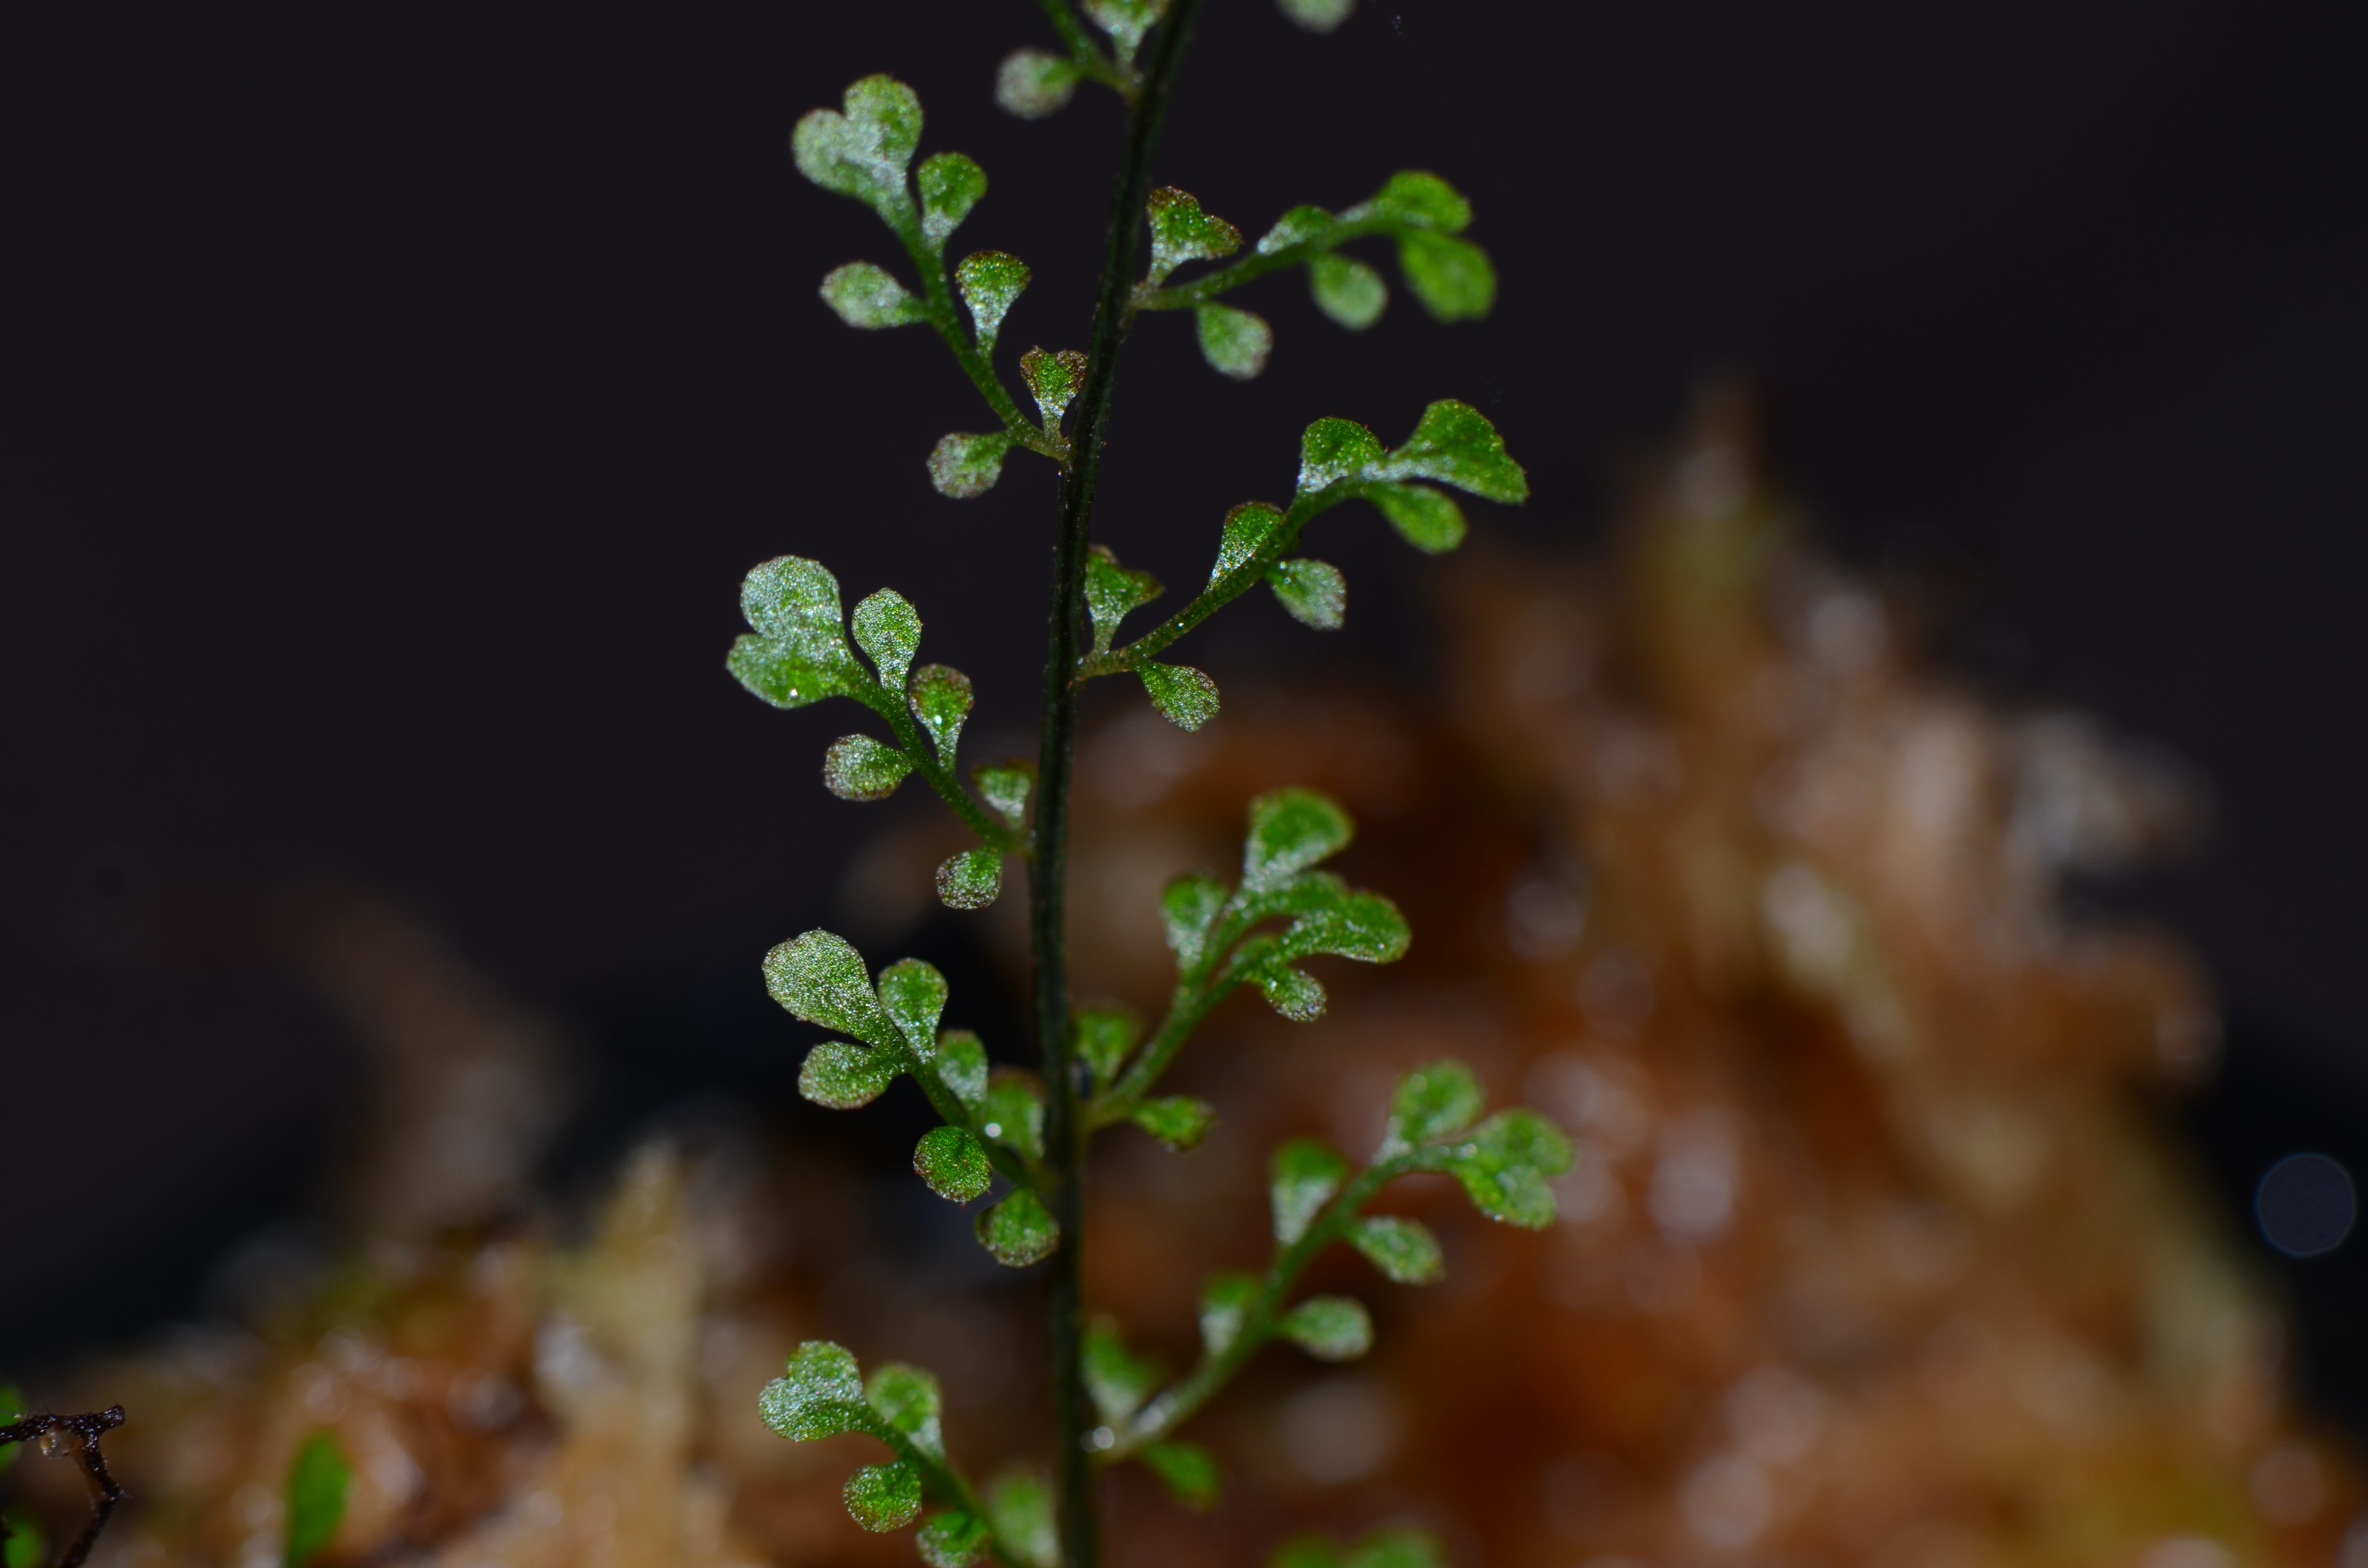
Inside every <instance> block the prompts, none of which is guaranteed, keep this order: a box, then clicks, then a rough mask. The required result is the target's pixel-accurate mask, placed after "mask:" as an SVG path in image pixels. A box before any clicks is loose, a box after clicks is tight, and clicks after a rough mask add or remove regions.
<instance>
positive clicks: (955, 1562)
mask: <svg viewBox="0 0 2368 1568" xmlns="http://www.w3.org/2000/svg"><path fill="white" fill-rule="evenodd" d="M994 1542H995V1532H994V1531H993V1530H991V1529H990V1528H988V1527H987V1523H986V1521H985V1519H982V1518H980V1517H978V1516H977V1515H976V1514H966V1513H962V1512H961V1511H960V1510H958V1509H950V1510H948V1511H946V1512H944V1513H941V1514H931V1515H930V1516H929V1517H928V1519H927V1520H926V1521H925V1522H923V1524H922V1526H921V1528H919V1529H918V1530H917V1531H916V1532H915V1533H914V1536H913V1544H914V1545H915V1546H916V1548H918V1549H919V1551H920V1553H921V1561H922V1562H926V1563H928V1565H929V1568H970V1565H971V1564H972V1563H973V1562H977V1561H978V1560H979V1559H980V1558H982V1557H985V1555H986V1554H987V1551H988V1550H989V1548H990V1547H992V1546H993V1545H994Z"/></svg>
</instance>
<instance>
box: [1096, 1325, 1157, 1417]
mask: <svg viewBox="0 0 2368 1568" xmlns="http://www.w3.org/2000/svg"><path fill="white" fill-rule="evenodd" d="M1085 1354H1086V1363H1085V1370H1086V1392H1087V1393H1088V1394H1090V1395H1091V1396H1092V1398H1093V1402H1094V1408H1095V1409H1096V1410H1098V1411H1099V1412H1100V1413H1101V1417H1102V1419H1103V1420H1104V1421H1107V1422H1110V1423H1111V1424H1113V1425H1115V1424H1117V1423H1119V1422H1121V1421H1124V1420H1125V1419H1126V1418H1127V1417H1128V1416H1130V1415H1133V1414H1134V1413H1135V1412H1136V1411H1137V1410H1139V1409H1141V1408H1142V1406H1143V1402H1144V1400H1146V1399H1149V1398H1150V1397H1151V1394H1152V1391H1153V1390H1155V1389H1156V1388H1158V1387H1159V1385H1160V1383H1161V1382H1162V1381H1164V1380H1165V1379H1166V1376H1167V1374H1166V1372H1165V1371H1164V1370H1163V1369H1161V1368H1160V1365H1159V1363H1158V1362H1156V1361H1153V1360H1149V1359H1147V1358H1144V1357H1141V1356H1138V1355H1136V1354H1135V1353H1134V1352H1133V1351H1132V1350H1129V1349H1128V1348H1127V1347H1126V1342H1125V1341H1124V1340H1122V1339H1121V1338H1120V1337H1119V1332H1118V1324H1116V1323H1114V1322H1112V1321H1111V1320H1110V1319H1109V1318H1097V1319H1095V1320H1094V1322H1093V1324H1091V1326H1089V1327H1088V1328H1087V1330H1086V1351H1085Z"/></svg>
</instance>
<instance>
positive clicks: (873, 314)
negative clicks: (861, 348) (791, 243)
mask: <svg viewBox="0 0 2368 1568" xmlns="http://www.w3.org/2000/svg"><path fill="white" fill-rule="evenodd" d="M822 302H823V303H824V304H825V305H828V306H829V307H830V308H831V310H832V312H834V313H835V314H837V317H838V319H839V320H841V321H843V322H845V323H846V324H848V325H849V326H860V327H865V328H879V327H887V326H910V325H912V324H914V323H915V322H921V321H927V320H928V319H929V318H928V310H927V309H925V308H924V307H923V306H922V304H921V301H920V299H919V297H918V296H916V295H915V294H914V293H913V292H912V290H909V289H906V288H905V286H904V285H903V284H902V283H899V282H897V281H896V279H895V278H894V276H893V275H891V274H890V273H889V272H888V270H887V269H886V268H884V267H874V266H872V265H871V263H870V262H868V261H850V262H848V264H847V265H846V266H845V267H833V268H831V270H830V271H829V272H828V273H827V274H826V275H825V277H824V278H823V280H822Z"/></svg>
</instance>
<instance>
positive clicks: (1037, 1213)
mask: <svg viewBox="0 0 2368 1568" xmlns="http://www.w3.org/2000/svg"><path fill="white" fill-rule="evenodd" d="M978 1239H979V1244H981V1245H983V1246H984V1247H985V1248H986V1250H987V1251H988V1253H990V1254H991V1255H993V1256H994V1258H995V1261H996V1262H997V1263H999V1264H1001V1265H1003V1266H1004V1267H1006V1268H1025V1267H1028V1266H1029V1265H1030V1264H1031V1263H1042V1262H1043V1261H1044V1259H1046V1258H1048V1257H1050V1256H1053V1248H1054V1247H1055V1246H1058V1245H1059V1244H1060V1241H1061V1227H1060V1224H1059V1223H1058V1222H1057V1221H1054V1220H1053V1216H1052V1214H1051V1213H1050V1212H1049V1211H1047V1210H1046V1209H1045V1207H1044V1202H1043V1199H1040V1198H1038V1197H1037V1196H1036V1195H1035V1194H1034V1193H1032V1192H1030V1191H1028V1190H1027V1189H1026V1188H1025V1187H1022V1188H1021V1189H1020V1190H1019V1191H1017V1192H1014V1193H1013V1194H1011V1195H1010V1196H1009V1197H1008V1198H1006V1199H1004V1200H1003V1201H1002V1202H1000V1203H998V1204H996V1206H995V1207H994V1208H992V1209H990V1210H987V1211H986V1212H985V1213H984V1214H982V1215H980V1216H979V1217H978Z"/></svg>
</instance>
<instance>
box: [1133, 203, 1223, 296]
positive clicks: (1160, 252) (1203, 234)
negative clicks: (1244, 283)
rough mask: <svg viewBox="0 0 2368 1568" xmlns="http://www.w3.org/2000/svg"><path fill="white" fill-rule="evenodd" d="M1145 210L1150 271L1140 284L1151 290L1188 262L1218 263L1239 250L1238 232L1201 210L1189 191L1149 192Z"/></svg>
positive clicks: (1221, 220) (1218, 218) (1199, 204)
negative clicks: (1149, 198)
mask: <svg viewBox="0 0 2368 1568" xmlns="http://www.w3.org/2000/svg"><path fill="white" fill-rule="evenodd" d="M1145 210H1146V211H1148V213H1149V214H1150V217H1151V270H1150V271H1149V272H1148V273H1146V274H1145V275H1144V281H1145V282H1147V283H1149V284H1152V285H1153V286H1155V287H1156V285H1158V284H1160V283H1162V282H1164V281H1166V279H1167V275H1168V274H1169V273H1171V272H1173V271H1175V270H1176V269H1177V268H1178V267H1181V266H1183V265H1184V264H1185V263H1186V262H1188V261H1216V260H1221V259H1223V258H1224V257H1225V256H1231V255H1233V254H1234V253H1235V251H1237V250H1239V249H1241V248H1242V232H1241V231H1240V230H1239V229H1236V228H1235V227H1234V226H1233V225H1232V224H1231V223H1228V222H1225V221H1224V219H1223V218H1220V217H1218V216H1216V215H1215V214H1214V213H1210V212H1203V211H1201V202H1200V199H1198V198H1197V197H1195V196H1194V195H1193V194H1192V193H1191V192H1190V191H1189V190H1178V189H1177V188H1176V187H1174V186H1172V185H1169V186H1162V187H1160V188H1159V189H1157V190H1155V191H1153V192H1152V193H1151V201H1150V204H1149V206H1148V207H1147V208H1146V209H1145Z"/></svg>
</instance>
